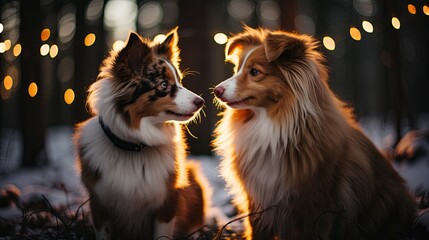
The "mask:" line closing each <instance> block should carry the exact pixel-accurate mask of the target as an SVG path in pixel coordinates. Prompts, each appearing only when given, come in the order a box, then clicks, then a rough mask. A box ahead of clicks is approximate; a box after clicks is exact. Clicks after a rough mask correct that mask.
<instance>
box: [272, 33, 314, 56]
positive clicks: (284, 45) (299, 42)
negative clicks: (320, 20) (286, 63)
mask: <svg viewBox="0 0 429 240" xmlns="http://www.w3.org/2000/svg"><path fill="white" fill-rule="evenodd" d="M264 48H265V54H266V56H267V60H268V62H273V61H276V60H280V59H281V60H293V59H296V58H299V57H300V56H302V55H303V54H304V52H305V49H306V46H305V41H304V39H300V38H299V37H298V36H294V35H293V34H287V33H283V32H274V33H271V32H269V33H267V35H266V38H265V43H264Z"/></svg>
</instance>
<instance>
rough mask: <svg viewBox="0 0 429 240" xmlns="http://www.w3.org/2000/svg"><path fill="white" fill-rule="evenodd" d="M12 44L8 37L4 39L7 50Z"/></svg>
mask: <svg viewBox="0 0 429 240" xmlns="http://www.w3.org/2000/svg"><path fill="white" fill-rule="evenodd" d="M11 45H12V43H11V41H10V40H9V39H6V40H5V41H4V50H5V51H7V50H9V49H10V47H11Z"/></svg>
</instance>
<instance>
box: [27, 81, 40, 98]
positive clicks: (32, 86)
mask: <svg viewBox="0 0 429 240" xmlns="http://www.w3.org/2000/svg"><path fill="white" fill-rule="evenodd" d="M37 90H38V89H37V84H36V83H35V82H32V83H30V85H29V86H28V95H30V97H34V96H36V95H37Z"/></svg>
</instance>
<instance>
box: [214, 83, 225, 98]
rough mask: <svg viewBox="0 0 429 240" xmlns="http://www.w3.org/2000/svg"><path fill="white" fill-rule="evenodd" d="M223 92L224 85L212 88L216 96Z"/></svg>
mask: <svg viewBox="0 0 429 240" xmlns="http://www.w3.org/2000/svg"><path fill="white" fill-rule="evenodd" d="M224 92H225V88H224V87H222V86H217V87H216V88H215V89H214V94H215V95H216V97H219V98H220V97H221V96H222V94H223V93H224Z"/></svg>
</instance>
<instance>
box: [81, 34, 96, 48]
mask: <svg viewBox="0 0 429 240" xmlns="http://www.w3.org/2000/svg"><path fill="white" fill-rule="evenodd" d="M84 43H85V46H87V47H89V46H92V44H94V43H95V34H94V33H89V34H88V35H86V37H85V40H84Z"/></svg>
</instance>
